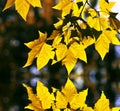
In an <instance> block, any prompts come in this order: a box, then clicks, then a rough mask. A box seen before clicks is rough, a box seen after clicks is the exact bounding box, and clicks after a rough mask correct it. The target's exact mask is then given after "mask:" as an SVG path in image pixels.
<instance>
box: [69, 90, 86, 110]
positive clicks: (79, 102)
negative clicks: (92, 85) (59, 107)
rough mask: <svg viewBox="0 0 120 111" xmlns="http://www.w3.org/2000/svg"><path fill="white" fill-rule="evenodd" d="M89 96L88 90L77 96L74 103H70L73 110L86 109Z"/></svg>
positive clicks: (73, 100)
mask: <svg viewBox="0 0 120 111" xmlns="http://www.w3.org/2000/svg"><path fill="white" fill-rule="evenodd" d="M87 94H88V90H87V89H86V90H83V91H81V92H79V93H78V94H76V95H75V96H74V98H73V99H72V101H71V102H70V106H71V108H72V109H76V110H77V109H78V108H80V109H83V108H84V107H86V104H85V101H86V97H87Z"/></svg>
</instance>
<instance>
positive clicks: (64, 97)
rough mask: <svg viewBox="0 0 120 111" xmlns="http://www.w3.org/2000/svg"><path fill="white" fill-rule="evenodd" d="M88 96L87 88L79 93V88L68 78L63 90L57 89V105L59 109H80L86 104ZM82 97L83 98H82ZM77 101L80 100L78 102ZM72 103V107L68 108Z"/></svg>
mask: <svg viewBox="0 0 120 111" xmlns="http://www.w3.org/2000/svg"><path fill="white" fill-rule="evenodd" d="M86 96H87V90H84V91H83V92H80V93H79V94H78V93H77V90H76V88H75V86H74V84H73V83H72V81H71V80H70V79H69V78H68V79H67V82H66V84H65V86H64V87H62V90H61V92H60V91H57V95H56V107H57V108H59V109H65V110H67V109H68V110H70V109H74V110H76V109H78V108H80V107H84V106H85V100H86ZM81 98H82V99H81ZM76 102H79V103H78V104H77V103H76ZM68 104H70V108H67V105H68Z"/></svg>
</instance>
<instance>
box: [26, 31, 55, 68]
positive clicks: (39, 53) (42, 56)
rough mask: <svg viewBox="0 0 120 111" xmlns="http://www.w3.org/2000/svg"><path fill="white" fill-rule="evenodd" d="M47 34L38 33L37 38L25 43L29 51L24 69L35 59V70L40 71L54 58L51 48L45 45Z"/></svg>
mask: <svg viewBox="0 0 120 111" xmlns="http://www.w3.org/2000/svg"><path fill="white" fill-rule="evenodd" d="M46 37H47V34H44V33H42V32H39V38H38V39H37V40H34V41H32V42H29V43H25V45H26V46H27V47H29V48H30V49H31V51H30V52H29V53H28V60H27V62H26V64H25V65H24V67H27V66H29V65H31V64H32V62H33V60H34V59H35V58H37V68H38V69H41V68H42V67H44V66H45V65H46V64H47V63H48V61H49V60H50V59H52V58H53V57H54V52H53V51H52V49H53V48H52V46H51V45H49V44H46Z"/></svg>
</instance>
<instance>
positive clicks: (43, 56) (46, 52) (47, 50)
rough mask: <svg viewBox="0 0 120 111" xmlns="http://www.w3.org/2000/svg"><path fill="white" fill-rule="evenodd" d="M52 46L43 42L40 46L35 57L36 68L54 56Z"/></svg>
mask: <svg viewBox="0 0 120 111" xmlns="http://www.w3.org/2000/svg"><path fill="white" fill-rule="evenodd" d="M52 50H53V48H52V46H51V45H48V44H46V43H45V44H44V45H43V46H42V48H41V51H40V52H39V55H38V58H37V68H38V69H41V68H43V67H44V66H45V65H46V64H47V63H48V61H49V60H50V59H53V58H54V54H55V53H54V51H52Z"/></svg>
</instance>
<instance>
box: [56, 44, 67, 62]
mask: <svg viewBox="0 0 120 111" xmlns="http://www.w3.org/2000/svg"><path fill="white" fill-rule="evenodd" d="M66 52H67V46H66V45H64V44H62V43H61V44H59V45H57V47H56V51H55V53H56V57H57V61H61V60H62V59H63V58H64V57H65V56H66Z"/></svg>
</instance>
